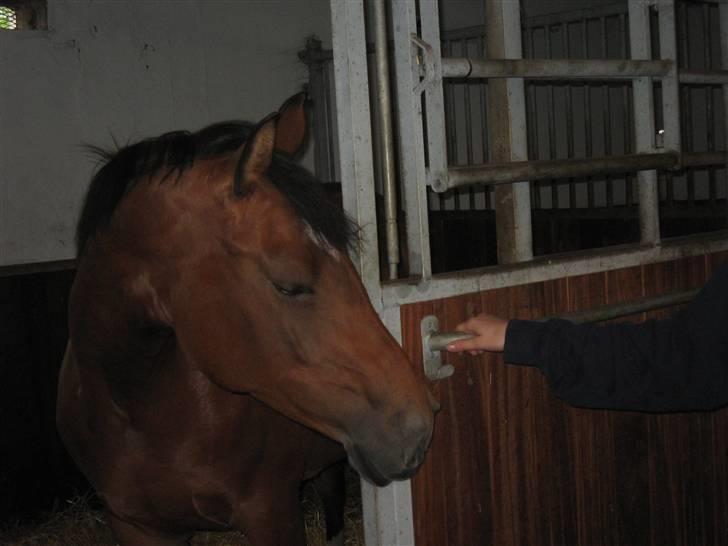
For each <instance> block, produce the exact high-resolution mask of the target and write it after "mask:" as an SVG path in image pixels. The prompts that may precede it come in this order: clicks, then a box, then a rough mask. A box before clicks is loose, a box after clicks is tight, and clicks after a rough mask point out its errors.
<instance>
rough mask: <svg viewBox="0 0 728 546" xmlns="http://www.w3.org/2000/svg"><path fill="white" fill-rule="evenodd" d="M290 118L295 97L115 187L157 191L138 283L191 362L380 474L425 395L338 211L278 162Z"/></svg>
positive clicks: (421, 422) (416, 437) (426, 409)
mask: <svg viewBox="0 0 728 546" xmlns="http://www.w3.org/2000/svg"><path fill="white" fill-rule="evenodd" d="M304 127H305V115H304V112H303V100H302V98H301V97H296V98H294V99H293V100H291V101H289V102H287V103H286V104H285V105H284V107H283V108H282V109H281V111H280V112H279V113H278V114H277V115H276V116H274V117H269V118H267V119H266V120H264V121H263V122H261V123H260V124H258V126H257V127H256V128H254V129H253V131H252V133H251V134H250V135H249V136H248V137H247V138H246V140H245V142H244V143H243V144H242V145H241V146H240V147H239V148H238V149H237V150H235V151H234V152H233V153H228V154H226V155H223V156H218V157H213V158H209V159H203V160H200V161H197V160H196V161H195V163H194V164H193V165H192V166H191V167H189V168H188V169H186V170H185V171H184V172H183V174H181V175H180V180H179V181H178V182H177V183H175V184H167V185H165V186H166V189H162V187H163V186H162V185H161V184H156V185H155V184H153V183H152V184H149V185H148V186H149V189H148V190H147V191H145V192H144V193H145V194H146V195H145V196H144V197H141V196H137V197H135V194H139V195H141V192H132V193H131V194H130V195H128V196H127V197H126V198H125V200H126V201H128V202H129V205H128V206H137V207H141V209H142V210H144V207H149V205H145V204H144V203H145V202H148V200H149V199H150V195H151V194H156V195H157V196H158V200H159V201H160V202H161V204H160V207H161V208H160V209H158V210H156V211H154V212H152V209H151V208H148V210H149V213H148V214H147V215H145V216H144V218H143V219H139V221H138V224H139V226H141V224H145V223H151V224H153V225H152V226H147V227H148V228H151V229H153V231H154V232H155V233H157V239H158V240H159V241H162V240H164V243H163V244H162V243H157V244H156V246H155V247H154V248H153V252H154V253H156V254H158V256H159V258H158V259H157V262H158V265H157V266H155V268H153V269H150V271H149V274H148V275H147V276H146V277H144V280H143V281H140V284H139V288H138V289H139V290H140V291H142V292H144V291H147V292H153V297H150V298H149V301H150V302H154V305H153V309H152V310H151V311H150V313H151V314H155V315H156V317H155V320H157V321H161V322H165V323H168V325H169V327H170V328H171V329H173V330H174V332H175V339H176V348H175V350H176V351H177V352H178V354H179V355H180V356H181V357H182V358H183V359H184V360H185V362H187V363H188V364H189V365H190V366H191V367H192V368H194V369H196V370H199V372H201V373H202V374H204V375H205V376H206V377H207V378H209V379H210V380H211V381H212V382H213V383H214V384H216V385H217V386H219V387H221V388H223V389H226V390H228V391H232V392H236V393H246V394H250V395H252V396H254V397H255V398H257V399H259V400H260V401H262V402H264V403H265V404H267V405H269V406H270V407H271V408H273V409H275V410H277V411H279V412H280V413H282V414H284V415H286V416H287V417H289V418H291V419H293V420H295V421H298V422H300V423H302V424H304V425H306V426H308V427H310V428H312V429H315V430H317V431H319V432H321V433H322V434H324V435H326V436H328V437H330V438H333V439H335V440H337V441H339V442H340V443H341V444H343V446H344V447H345V448H346V451H347V453H348V455H349V460H350V462H351V463H352V465H353V466H354V467H355V468H357V469H358V470H359V472H360V473H361V474H362V476H364V477H365V478H367V479H368V480H370V481H372V482H374V483H376V484H379V485H383V484H386V483H388V482H389V481H390V480H393V479H404V478H407V477H409V476H410V475H411V474H412V473H413V472H414V470H415V469H416V468H417V466H418V465H419V464H420V462H421V461H422V459H423V457H424V454H425V451H426V449H427V447H428V445H429V442H430V438H431V435H432V428H433V415H434V412H433V409H434V406H435V403H434V401H433V400H432V398H431V395H430V393H429V392H428V389H427V387H426V385H425V382H424V380H423V379H421V378H419V377H418V376H416V374H415V373H414V372H413V370H412V369H411V366H410V363H409V362H408V360H407V357H406V356H405V354H404V352H403V351H402V349H401V348H400V347H399V345H398V344H397V342H396V341H395V340H394V339H393V338H392V336H391V335H390V334H389V333H388V331H387V330H386V329H385V327H384V326H383V324H382V323H381V321H380V320H379V317H378V316H377V314H376V312H375V311H374V309H373V308H372V306H371V304H370V302H369V300H368V297H367V294H366V291H365V289H364V287H363V285H362V283H361V281H360V279H359V277H358V275H357V273H356V271H355V269H354V267H353V265H352V263H351V261H350V259H349V257H348V255H347V246H348V245H349V244H350V243H351V239H352V237H355V230H352V229H351V226H352V225H351V223H350V221H349V220H347V219H346V217H345V216H344V215H343V213H342V212H341V211H339V209H338V207H336V206H334V205H331V204H329V203H328V202H327V201H326V200H325V199H323V198H320V197H319V195H322V194H320V187H318V184H316V182H315V181H313V180H312V176H311V175H310V174H308V173H307V172H306V171H305V170H304V169H302V168H301V167H298V166H296V165H294V164H293V163H292V162H291V161H290V160H289V159H288V157H292V156H293V155H295V154H296V153H297V152H298V149H299V148H300V147H301V145H302V142H303V137H304V133H305V131H304ZM274 151H275V152H279V153H275V154H274ZM163 193H166V194H167V195H166V196H165V197H164V198H161V197H159V196H161V195H162V194H163ZM142 199H143V200H145V201H144V202H142V201H141V200H142ZM152 199H154V197H152ZM134 200H139V201H138V202H137V203H136V205H135V204H134ZM138 229H141V227H139V228H138ZM145 229H146V228H145ZM149 244H150V245H151V244H152V243H149ZM150 248H152V247H151V246H150Z"/></svg>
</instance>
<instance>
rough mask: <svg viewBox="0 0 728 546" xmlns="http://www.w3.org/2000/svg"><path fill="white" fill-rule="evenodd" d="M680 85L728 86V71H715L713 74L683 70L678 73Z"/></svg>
mask: <svg viewBox="0 0 728 546" xmlns="http://www.w3.org/2000/svg"><path fill="white" fill-rule="evenodd" d="M678 80H680V83H687V84H698V85H725V84H728V70H714V71H712V72H698V71H696V70H681V71H680V72H679V73H678Z"/></svg>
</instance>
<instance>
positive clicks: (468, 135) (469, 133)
mask: <svg viewBox="0 0 728 546" xmlns="http://www.w3.org/2000/svg"><path fill="white" fill-rule="evenodd" d="M462 44H463V55H464V56H466V57H469V56H470V54H469V51H468V41H467V39H466V38H463V40H462ZM471 88H472V83H471V82H470V80H465V84H464V85H463V89H464V90H465V160H466V162H467V164H468V165H472V164H473V118H472V110H471V109H472V105H471V104H470V90H471ZM474 204H475V203H474V199H473V186H470V187H469V188H468V208H469V209H471V210H472V209H473V208H475V207H474Z"/></svg>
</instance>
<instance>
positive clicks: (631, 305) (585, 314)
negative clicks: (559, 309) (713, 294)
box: [540, 288, 700, 324]
mask: <svg viewBox="0 0 728 546" xmlns="http://www.w3.org/2000/svg"><path fill="white" fill-rule="evenodd" d="M698 292H700V288H693V289H692V290H685V291H684V292H671V293H669V294H662V295H660V296H651V297H647V298H640V299H638V300H632V301H627V302H623V303H613V304H610V305H602V306H599V307H595V308H594V309H587V310H584V311H575V312H573V313H565V314H563V315H556V316H553V317H547V318H543V319H540V321H546V320H549V319H550V318H558V319H563V320H568V321H570V322H573V323H575V324H585V323H589V322H601V321H604V320H612V319H615V318H619V317H626V316H628V315H635V314H637V313H644V312H646V311H654V310H655V309H663V308H665V307H672V306H674V305H681V304H683V303H688V302H689V301H691V300H693V299H694V298H695V296H696V295H697V294H698Z"/></svg>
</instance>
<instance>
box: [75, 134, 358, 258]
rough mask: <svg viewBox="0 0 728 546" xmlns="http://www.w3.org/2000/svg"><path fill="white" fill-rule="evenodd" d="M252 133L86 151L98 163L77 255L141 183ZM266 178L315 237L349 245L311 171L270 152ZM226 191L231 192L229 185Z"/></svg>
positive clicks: (342, 223) (347, 232)
mask: <svg viewBox="0 0 728 546" xmlns="http://www.w3.org/2000/svg"><path fill="white" fill-rule="evenodd" d="M254 128H255V125H254V124H252V123H248V122H243V121H229V122H222V123H216V124H214V125H210V126H209V127H206V128H204V129H201V130H200V131H197V132H195V133H191V132H188V131H174V132H171V133H166V134H163V135H161V136H159V137H157V138H148V139H145V140H142V141H140V142H137V143H136V144H132V145H129V146H126V147H124V148H121V149H119V150H118V151H116V152H110V151H107V150H103V149H101V148H96V147H90V149H91V151H92V152H93V153H94V154H95V155H97V156H98V157H100V158H101V160H102V161H103V164H102V166H101V168H100V169H99V170H98V171H97V172H96V174H95V175H94V177H93V178H92V180H91V185H90V186H89V189H88V192H87V193H86V199H85V201H84V205H83V209H82V211H81V216H80V219H79V222H78V226H77V228H76V248H77V250H78V254H79V256H80V255H81V254H82V253H83V249H84V246H85V245H86V242H87V241H88V240H89V239H90V238H92V237H93V236H94V235H95V234H96V233H97V232H98V231H99V230H100V229H103V228H104V227H106V226H107V225H108V223H109V221H110V220H111V216H112V215H113V213H114V210H116V207H117V206H118V204H119V203H120V202H121V200H122V199H123V198H124V196H125V195H126V194H127V193H129V191H131V189H132V188H134V186H135V185H136V183H137V182H138V181H139V180H140V179H142V178H144V177H147V176H151V175H158V174H161V175H162V179H163V180H164V179H167V178H170V177H175V179H179V177H180V176H181V175H182V174H183V173H184V171H185V170H186V169H188V168H189V167H191V166H192V164H193V163H194V161H195V160H196V159H204V158H212V157H219V156H223V155H226V154H229V153H232V152H234V151H235V150H237V149H238V148H240V146H241V145H242V144H243V143H244V142H245V141H246V140H247V138H248V137H249V136H250V135H251V133H252V132H253V130H254ZM268 176H269V178H270V180H271V181H272V182H273V184H274V185H275V186H276V188H278V190H279V191H280V192H281V193H282V194H283V195H285V196H286V198H287V199H288V201H289V202H290V203H291V205H292V206H293V208H294V210H295V211H296V213H297V214H298V215H299V217H300V218H301V219H302V220H304V221H305V222H306V223H307V224H308V225H310V226H311V228H312V229H313V231H314V233H315V234H316V235H317V236H318V237H319V238H321V239H322V240H325V241H326V242H328V243H329V244H330V245H332V246H333V247H335V248H337V249H338V250H346V249H347V248H350V247H351V246H352V245H353V244H354V242H355V240H356V237H357V233H358V227H357V226H356V224H355V223H354V222H353V221H352V220H350V219H349V218H348V217H347V216H346V214H344V212H343V211H342V210H341V209H340V208H339V207H338V206H337V205H336V204H334V203H333V202H332V201H331V200H330V199H329V198H328V196H327V195H326V194H325V193H324V190H323V188H322V184H321V183H320V182H319V181H318V180H317V179H316V178H315V177H314V176H313V175H312V174H311V173H310V172H308V171H307V170H306V169H304V168H303V167H301V166H299V165H297V164H295V163H294V162H293V161H291V160H290V159H288V158H286V157H284V156H283V155H280V154H277V153H275V154H274V155H273V162H272V163H271V166H270V168H269V170H268ZM230 188H231V191H232V188H233V183H232V181H231V185H230Z"/></svg>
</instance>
